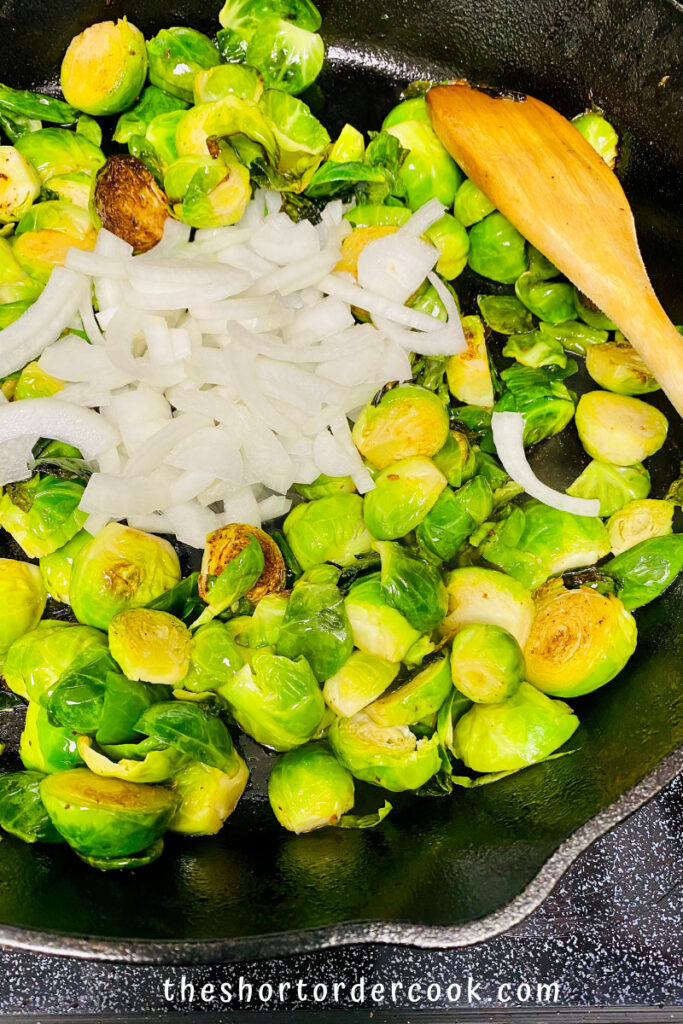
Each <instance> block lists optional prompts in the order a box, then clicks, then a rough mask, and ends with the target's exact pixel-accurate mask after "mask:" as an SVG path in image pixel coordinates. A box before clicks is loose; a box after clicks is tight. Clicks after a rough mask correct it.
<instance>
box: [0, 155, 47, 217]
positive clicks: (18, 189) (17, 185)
mask: <svg viewBox="0 0 683 1024" xmlns="http://www.w3.org/2000/svg"><path fill="white" fill-rule="evenodd" d="M39 195H40V178H39V177H38V175H37V174H36V172H35V171H34V169H33V167H32V166H31V164H30V163H29V162H28V160H26V159H25V157H23V156H22V154H21V153H20V152H19V150H18V149H15V148H14V146H0V224H11V223H12V222H14V221H19V220H21V218H22V217H23V216H24V214H25V213H26V211H27V210H30V208H31V205H32V204H33V202H34V200H36V199H37V198H38V196H39Z"/></svg>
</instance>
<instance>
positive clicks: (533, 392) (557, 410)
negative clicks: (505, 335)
mask: <svg viewBox="0 0 683 1024" xmlns="http://www.w3.org/2000/svg"><path fill="white" fill-rule="evenodd" d="M576 369H577V366H576V363H573V362H572V361H569V362H568V363H567V365H566V367H565V368H564V369H561V368H560V367H558V366H551V367H547V368H544V369H540V368H539V369H533V368H532V367H529V366H515V365H513V366H509V367H508V368H507V370H503V371H502V373H501V375H500V376H501V379H502V381H503V382H504V384H505V389H506V390H505V392H504V393H503V395H502V396H501V398H499V400H498V402H497V403H496V411H497V412H518V413H519V414H520V415H521V416H523V417H524V444H525V445H532V444H538V442H539V441H543V440H544V439H545V438H546V437H552V436H553V435H554V434H559V433H560V431H561V430H564V428H565V427H566V426H567V424H568V423H569V422H570V420H571V418H572V416H573V415H574V401H575V396H574V395H572V393H571V392H570V391H569V389H568V388H567V386H566V385H565V384H564V381H563V379H562V378H564V377H568V376H570V375H571V374H572V373H574V372H575V371H576Z"/></svg>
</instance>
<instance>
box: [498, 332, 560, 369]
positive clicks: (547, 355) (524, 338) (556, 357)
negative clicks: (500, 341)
mask: <svg viewBox="0 0 683 1024" xmlns="http://www.w3.org/2000/svg"><path fill="white" fill-rule="evenodd" d="M503 355H504V356H508V358H510V359H516V360H517V362H518V363H520V364H521V365H522V366H531V367H534V368H537V367H539V366H559V367H561V368H563V369H564V367H565V366H566V365H567V356H566V354H565V351H564V349H563V347H562V345H561V343H560V342H559V341H557V340H556V339H555V338H550V337H548V336H547V335H545V334H543V333H542V331H530V332H529V333H528V334H513V335H512V336H511V337H510V338H508V340H507V341H506V343H505V346H504V348H503Z"/></svg>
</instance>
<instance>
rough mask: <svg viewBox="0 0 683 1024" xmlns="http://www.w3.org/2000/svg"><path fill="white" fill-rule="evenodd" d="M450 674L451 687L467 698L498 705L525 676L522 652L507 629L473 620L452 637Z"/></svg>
mask: <svg viewBox="0 0 683 1024" xmlns="http://www.w3.org/2000/svg"><path fill="white" fill-rule="evenodd" d="M451 674H452V677H453V684H454V686H455V687H456V689H457V690H459V691H460V693H462V694H463V695H464V696H465V697H467V698H468V700H471V701H474V702H475V704H498V703H500V702H501V701H504V700H507V699H508V697H511V696H512V695H513V694H514V693H515V692H516V691H517V689H518V687H519V684H520V683H521V682H522V680H523V679H524V655H523V654H522V649H521V647H520V646H519V644H518V643H517V641H516V640H515V638H514V636H513V635H512V634H511V633H508V631H507V630H506V629H502V628H501V627H500V626H492V625H490V624H483V623H478V622H477V623H472V624H471V625H469V626H465V627H464V629H461V630H460V632H459V633H456V635H455V637H454V638H453V646H452V648H451Z"/></svg>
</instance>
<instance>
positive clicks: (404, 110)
mask: <svg viewBox="0 0 683 1024" xmlns="http://www.w3.org/2000/svg"><path fill="white" fill-rule="evenodd" d="M406 121H422V122H423V123H424V124H428V125H430V126H431V123H432V122H431V119H430V117H429V111H428V109H427V100H426V99H425V97H424V96H413V97H412V98H411V99H408V100H402V101H401V102H400V103H398V104H397V105H396V106H395V107H393V108H392V109H391V110H390V111H389V113H388V114H387V116H386V117H385V118H384V120H383V121H382V131H384V132H386V131H389V129H390V128H393V127H394V126H395V125H397V124H404V123H405V122H406Z"/></svg>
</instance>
